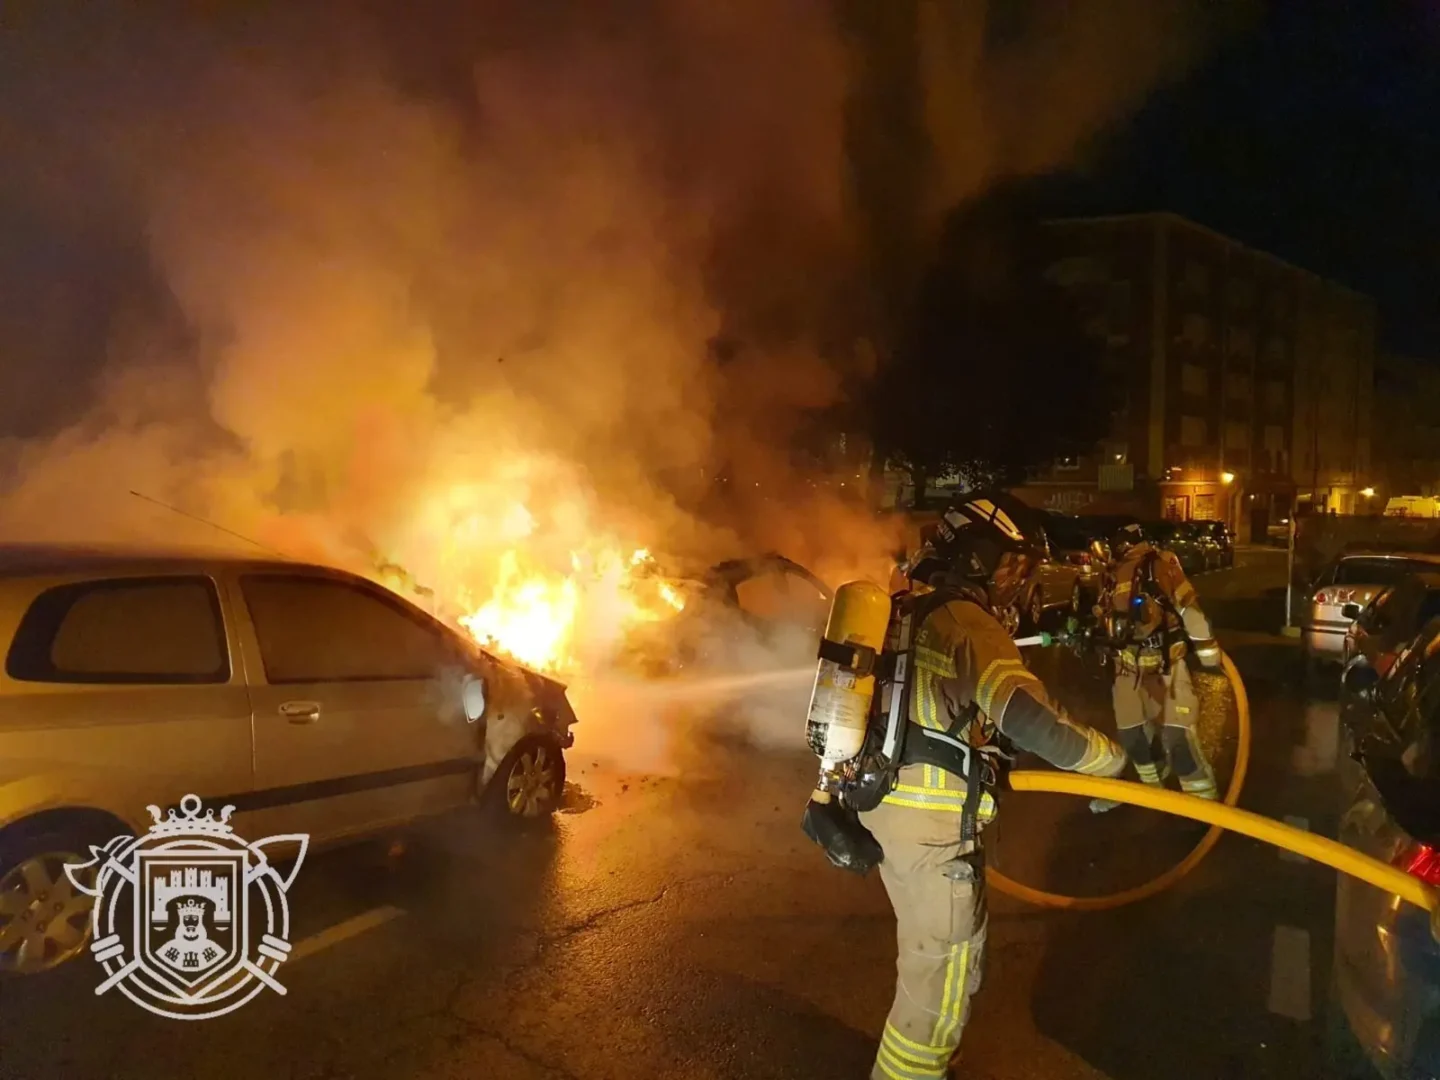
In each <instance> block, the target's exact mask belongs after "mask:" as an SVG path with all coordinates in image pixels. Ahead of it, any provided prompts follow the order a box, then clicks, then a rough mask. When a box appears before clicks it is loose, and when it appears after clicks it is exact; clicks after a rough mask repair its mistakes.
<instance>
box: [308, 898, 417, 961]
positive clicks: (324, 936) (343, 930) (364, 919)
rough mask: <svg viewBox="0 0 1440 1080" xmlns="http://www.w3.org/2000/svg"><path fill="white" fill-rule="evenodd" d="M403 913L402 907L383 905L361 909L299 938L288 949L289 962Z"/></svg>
mask: <svg viewBox="0 0 1440 1080" xmlns="http://www.w3.org/2000/svg"><path fill="white" fill-rule="evenodd" d="M404 914H405V910H404V909H403V908H398V907H391V906H389V905H388V904H387V905H386V906H385V907H377V908H371V909H370V910H369V911H362V912H361V913H360V914H359V915H356V916H354V917H353V918H350V919H346V920H345V921H344V922H338V923H336V924H335V925H334V926H330V927H326V928H325V929H324V930H321V931H320V932H319V933H318V934H311V935H310V936H309V937H307V938H301V939H300V940H299V941H297V942H296V943H295V948H293V949H291V950H290V962H291V963H292V964H293V963H294V962H295V961H296V960H303V959H304V958H305V957H307V956H314V955H315V954H316V953H317V952H320V951H321V950H322V949H328V948H330V946H332V945H339V944H340V942H342V941H346V940H348V939H349V938H352V937H356V936H358V935H360V934H363V933H365V931H367V930H374V929H375V927H377V926H383V925H385V924H386V923H387V922H389V921H390V920H391V919H398V918H399V917H400V916H401V915H404Z"/></svg>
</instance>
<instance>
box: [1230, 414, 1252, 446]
mask: <svg viewBox="0 0 1440 1080" xmlns="http://www.w3.org/2000/svg"><path fill="white" fill-rule="evenodd" d="M1249 447H1250V425H1249V424H1246V423H1244V422H1243V421H1239V420H1231V421H1230V422H1229V423H1227V424H1226V425H1225V449H1227V450H1246V449H1249Z"/></svg>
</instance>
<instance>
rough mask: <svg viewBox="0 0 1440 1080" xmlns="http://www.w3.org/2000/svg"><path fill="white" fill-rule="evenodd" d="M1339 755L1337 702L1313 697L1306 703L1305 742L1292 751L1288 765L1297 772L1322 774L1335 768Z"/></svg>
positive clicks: (1313, 774)
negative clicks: (1316, 699) (1313, 699)
mask: <svg viewBox="0 0 1440 1080" xmlns="http://www.w3.org/2000/svg"><path fill="white" fill-rule="evenodd" d="M1339 755H1340V706H1339V705H1338V704H1336V703H1335V702H1333V701H1312V702H1309V703H1307V704H1306V706H1305V745H1304V746H1298V747H1296V748H1295V750H1294V751H1293V754H1292V757H1291V765H1292V767H1293V768H1294V770H1295V774H1296V775H1297V776H1325V775H1327V774H1328V773H1332V772H1334V771H1335V762H1336V760H1337V759H1338V758H1339Z"/></svg>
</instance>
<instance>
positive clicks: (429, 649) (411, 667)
mask: <svg viewBox="0 0 1440 1080" xmlns="http://www.w3.org/2000/svg"><path fill="white" fill-rule="evenodd" d="M0 646H3V650H4V655H5V663H4V669H3V671H0V763H3V764H0V972H10V973H30V972H37V971H43V970H46V969H48V968H52V967H54V966H56V965H58V964H59V963H61V962H63V961H65V960H67V959H68V958H70V957H72V956H74V955H76V954H77V953H79V952H80V951H81V950H83V948H84V946H85V943H86V940H87V937H88V933H89V922H88V915H89V907H90V905H89V898H88V897H86V896H84V895H83V894H78V893H77V892H76V891H74V890H73V889H72V887H71V884H70V882H69V880H68V879H67V877H66V876H65V874H64V873H63V872H62V867H63V866H64V865H65V864H66V863H67V862H81V861H84V858H85V856H86V853H87V852H88V851H89V849H90V845H91V844H104V843H105V842H106V841H108V840H110V839H111V838H112V837H114V836H116V835H119V834H123V833H135V832H138V831H143V828H144V825H145V822H143V821H142V820H141V819H142V818H143V816H144V813H145V807H146V806H147V804H151V803H154V804H157V805H162V806H163V805H166V804H167V803H168V804H169V805H177V804H178V803H179V800H180V799H181V798H182V797H183V796H185V795H186V794H189V793H195V794H197V795H199V796H200V797H201V798H202V800H203V801H204V802H205V803H206V804H207V805H215V806H224V805H231V806H233V807H234V808H235V811H236V814H237V817H236V827H237V829H238V830H239V831H240V832H241V833H243V834H246V835H252V836H264V835H271V834H285V833H308V834H309V835H310V837H311V841H312V843H317V844H323V843H328V842H337V841H343V840H349V839H352V838H355V837H360V836H365V835H371V834H376V833H383V832H386V831H389V830H391V829H393V828H395V827H398V826H403V825H406V824H409V823H411V822H414V821H417V820H419V819H422V818H425V817H428V816H432V815H437V814H440V813H444V812H448V811H452V810H455V809H457V808H461V807H466V806H469V805H471V804H474V803H476V802H480V803H485V804H489V805H490V806H492V807H494V808H495V809H496V810H497V811H499V812H500V813H502V814H504V815H507V816H509V817H513V818H533V817H538V816H541V815H544V814H547V813H549V812H550V811H551V810H552V809H554V808H555V807H556V805H557V803H558V801H559V798H560V795H561V792H562V789H563V786H564V782H565V758H564V751H565V750H566V749H567V748H568V747H569V746H570V745H571V742H572V735H571V730H570V729H571V726H572V725H573V724H574V723H575V714H574V712H573V711H572V710H571V707H570V704H569V701H568V700H567V696H566V690H565V687H564V685H562V684H561V683H560V682H559V681H557V680H556V679H554V678H551V677H549V676H547V675H544V674H542V673H540V672H537V671H533V670H529V669H527V668H526V667H524V666H523V665H521V664H519V663H517V662H514V661H511V660H508V659H505V658H503V657H501V656H499V655H497V654H495V653H494V652H491V651H487V650H485V649H482V648H481V647H480V646H479V645H478V644H477V643H476V642H475V641H474V640H472V639H471V638H470V637H468V636H466V635H465V634H463V633H461V632H460V631H458V630H456V629H454V628H452V627H450V626H447V625H445V624H444V623H442V622H440V621H438V620H436V619H435V618H433V617H432V616H430V615H429V614H427V613H426V612H424V611H422V610H420V609H419V608H418V607H416V606H414V605H413V604H410V603H408V602H406V601H405V600H403V599H401V598H400V597H399V596H397V595H395V594H394V593H393V592H391V591H390V590H388V589H386V588H384V587H382V586H380V585H378V584H375V583H374V582H371V581H368V580H366V579H364V578H361V577H358V576H355V575H353V574H348V573H344V572H341V571H338V570H333V569H329V568H326V567H322V566H315V565H310V564H306V563H300V562H290V561H286V560H281V559H249V558H240V557H233V556H229V557H226V556H211V555H205V556H201V555H186V554H168V553H162V552H158V551H151V552H144V553H136V552H133V551H132V552H125V553H106V552H100V551H93V550H86V551H78V550H72V549H63V548H53V547H13V546H12V547H0Z"/></svg>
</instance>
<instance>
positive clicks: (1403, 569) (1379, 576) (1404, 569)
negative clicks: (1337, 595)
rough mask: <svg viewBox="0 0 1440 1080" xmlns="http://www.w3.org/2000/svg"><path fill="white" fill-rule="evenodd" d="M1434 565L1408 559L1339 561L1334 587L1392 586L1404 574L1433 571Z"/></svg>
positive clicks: (1364, 558) (1360, 558) (1359, 558)
mask: <svg viewBox="0 0 1440 1080" xmlns="http://www.w3.org/2000/svg"><path fill="white" fill-rule="evenodd" d="M1434 569H1435V564H1434V563H1429V562H1421V561H1419V560H1414V561H1412V560H1410V559H1394V558H1390V559H1386V558H1379V557H1375V558H1366V557H1364V556H1360V557H1357V558H1353V559H1341V560H1340V562H1339V564H1338V565H1337V566H1336V567H1335V581H1334V584H1336V585H1393V584H1395V582H1397V581H1399V580H1400V579H1401V578H1402V577H1404V576H1405V575H1406V574H1415V573H1421V572H1424V571H1426V570H1434Z"/></svg>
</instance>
